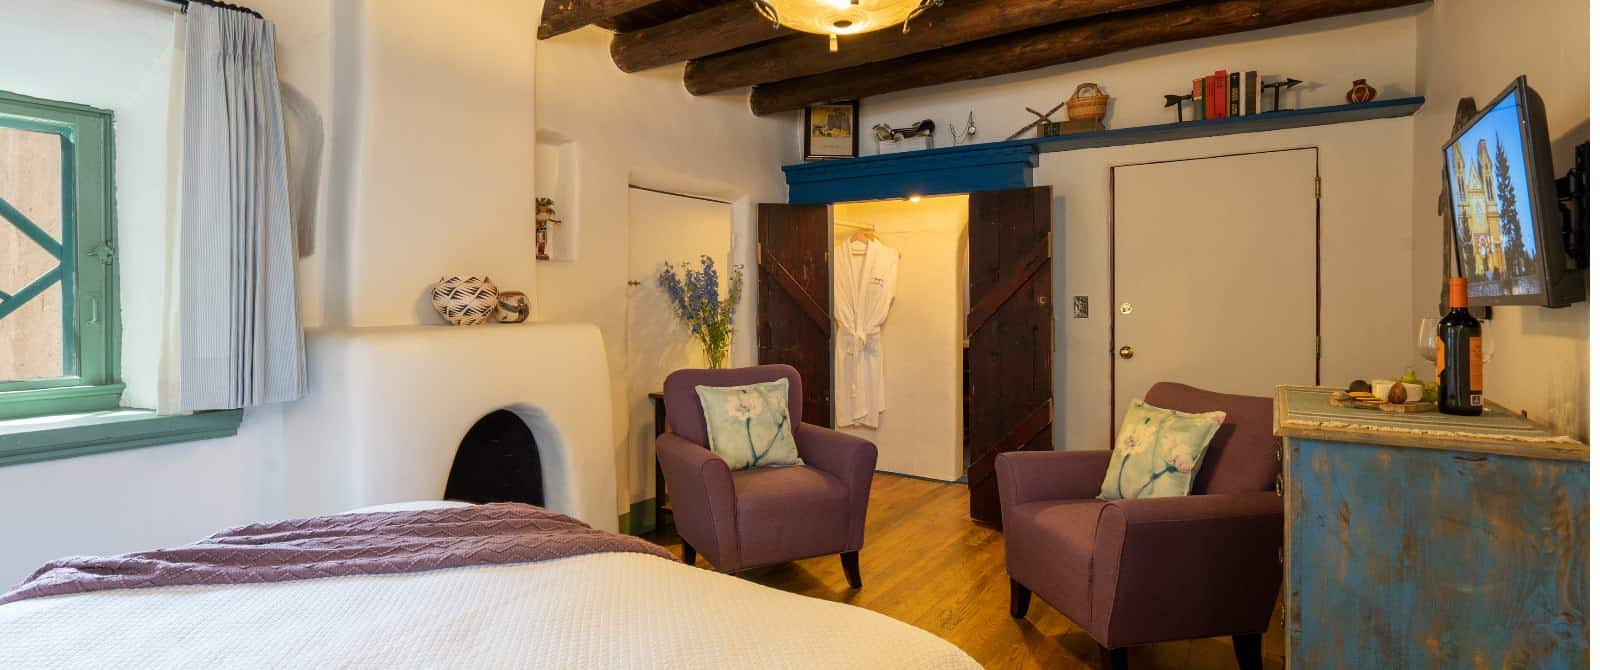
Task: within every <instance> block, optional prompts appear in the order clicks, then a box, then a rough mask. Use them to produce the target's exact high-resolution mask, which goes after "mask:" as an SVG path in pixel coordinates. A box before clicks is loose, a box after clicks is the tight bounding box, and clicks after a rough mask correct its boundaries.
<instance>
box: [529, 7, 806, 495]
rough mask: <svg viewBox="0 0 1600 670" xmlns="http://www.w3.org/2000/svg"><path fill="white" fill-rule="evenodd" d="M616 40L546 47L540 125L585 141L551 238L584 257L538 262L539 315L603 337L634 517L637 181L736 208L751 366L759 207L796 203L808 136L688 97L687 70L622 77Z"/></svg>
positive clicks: (739, 99) (712, 100)
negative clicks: (631, 357)
mask: <svg viewBox="0 0 1600 670" xmlns="http://www.w3.org/2000/svg"><path fill="white" fill-rule="evenodd" d="M529 25H534V24H529ZM609 44H610V33H608V32H606V31H603V30H600V29H597V28H586V29H584V30H580V31H577V32H573V33H569V34H567V35H563V36H561V37H557V38H555V39H551V40H546V41H543V42H540V43H539V60H538V68H537V69H538V109H537V115H538V127H539V129H540V130H541V131H544V132H550V133H555V134H558V135H559V136H560V137H562V138H564V139H567V140H571V141H572V142H574V143H575V144H576V154H577V160H576V163H577V167H576V173H577V182H578V183H577V192H578V202H577V203H576V207H575V209H573V211H574V212H575V214H574V215H573V216H571V217H565V216H564V218H565V219H566V220H565V222H564V223H563V224H562V225H561V226H560V227H557V228H556V229H555V231H554V233H553V234H554V235H555V236H558V237H559V236H564V235H576V236H577V245H576V247H577V248H576V252H575V258H574V260H570V261H549V262H541V263H540V264H539V286H538V294H537V295H538V304H539V317H540V318H541V319H553V320H562V321H584V322H589V323H594V324H597V325H598V326H599V327H600V332H601V334H602V335H603V336H604V338H605V341H606V357H607V360H608V361H609V364H610V369H611V379H612V385H611V386H612V393H613V400H612V403H611V405H612V407H613V408H615V416H614V418H613V421H614V425H615V427H616V429H615V431H614V434H615V440H616V445H615V449H616V453H617V463H618V466H619V472H621V473H626V474H624V475H621V476H623V477H624V480H623V485H622V487H621V489H622V490H621V491H619V492H618V501H617V502H618V504H619V506H621V508H622V509H626V506H627V504H628V503H630V502H633V501H638V500H644V499H646V498H649V497H652V496H653V492H652V489H653V488H654V479H653V476H652V475H651V473H650V472H629V470H630V468H629V467H628V465H627V464H629V463H633V462H639V461H642V460H643V457H641V456H640V455H638V454H634V453H631V451H630V448H629V447H628V446H627V435H628V430H627V429H628V424H627V420H628V419H627V413H626V408H627V407H628V405H629V400H630V399H629V398H626V397H625V394H626V393H627V390H628V384H627V380H628V371H627V368H626V361H627V341H626V339H625V337H626V333H627V281H628V276H627V271H628V254H629V252H630V250H629V248H628V185H629V184H630V183H632V184H635V185H639V186H645V187H649V188H654V189H660V190H666V191H673V192H678V193H686V194H692V195H703V196H710V197H713V198H717V199H720V200H725V201H729V202H732V203H733V254H732V262H733V263H739V264H743V265H744V266H745V278H746V282H747V284H746V286H745V296H746V298H745V300H746V302H745V304H744V305H742V306H741V308H740V310H739V315H738V318H737V325H736V328H737V334H736V335H735V338H734V352H733V358H732V362H731V364H732V365H747V364H751V363H753V362H754V361H755V346H754V344H755V341H754V340H753V339H752V334H753V333H754V332H755V326H754V324H755V299H756V295H757V293H756V290H755V279H756V270H755V263H754V257H755V234H754V232H755V216H756V205H757V204H758V203H761V202H784V201H786V200H787V194H788V191H787V187H786V185H785V182H784V179H783V173H782V172H781V170H780V169H779V167H780V166H781V165H783V164H784V163H788V162H794V161H795V160H797V159H798V157H799V148H798V143H799V138H798V136H797V134H796V128H797V125H796V124H795V118H794V115H788V114H785V115H778V116H775V117H772V118H756V117H754V116H752V115H751V114H750V111H749V106H748V104H747V100H746V96H745V95H744V94H743V93H739V94H727V95H716V96H708V97H703V98H695V97H692V96H690V95H689V94H688V93H687V92H685V91H684V89H683V80H682V68H681V67H673V68H658V69H656V70H651V71H649V72H643V73H638V74H632V75H625V74H623V73H622V72H620V71H618V70H617V68H616V66H615V65H614V64H612V62H611V57H610V51H609ZM561 206H562V205H561V203H557V207H558V209H559V208H560V207H561ZM560 244H561V243H560V242H559V241H558V243H557V246H558V248H559V247H560Z"/></svg>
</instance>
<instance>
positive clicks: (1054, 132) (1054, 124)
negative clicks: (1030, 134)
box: [1038, 119, 1106, 137]
mask: <svg viewBox="0 0 1600 670" xmlns="http://www.w3.org/2000/svg"><path fill="white" fill-rule="evenodd" d="M1105 129H1106V127H1105V126H1104V125H1102V124H1101V123H1100V119H1078V120H1076V121H1050V122H1048V123H1041V124H1039V130H1038V136H1039V137H1056V136H1059V135H1074V134H1077V133H1088V132H1094V131H1096V130H1105Z"/></svg>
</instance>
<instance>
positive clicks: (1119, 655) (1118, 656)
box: [1100, 647, 1128, 670]
mask: <svg viewBox="0 0 1600 670" xmlns="http://www.w3.org/2000/svg"><path fill="white" fill-rule="evenodd" d="M1100 657H1101V660H1102V662H1101V664H1100V667H1102V668H1105V670H1128V648H1127V647H1121V648H1118V649H1106V648H1105V647H1101V648H1100Z"/></svg>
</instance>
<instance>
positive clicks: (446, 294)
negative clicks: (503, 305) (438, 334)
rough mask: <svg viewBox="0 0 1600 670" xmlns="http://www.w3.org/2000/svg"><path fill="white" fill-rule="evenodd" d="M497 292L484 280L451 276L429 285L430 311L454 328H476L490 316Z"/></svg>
mask: <svg viewBox="0 0 1600 670" xmlns="http://www.w3.org/2000/svg"><path fill="white" fill-rule="evenodd" d="M499 293H500V291H499V289H497V288H495V285H494V282H493V281H490V280H489V278H488V277H481V276H478V275H451V276H449V277H440V278H439V283H437V284H434V285H433V308H434V309H436V310H438V311H439V316H442V317H444V320H445V321H447V322H449V323H450V324H451V325H455V326H476V325H478V324H480V323H483V322H485V321H488V320H489V317H491V316H494V311H495V308H496V307H498V306H499V305H500V302H499V300H497V299H496V298H497V297H498V296H499Z"/></svg>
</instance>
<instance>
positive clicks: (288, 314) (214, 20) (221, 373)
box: [162, 2, 306, 411]
mask: <svg viewBox="0 0 1600 670" xmlns="http://www.w3.org/2000/svg"><path fill="white" fill-rule="evenodd" d="M273 41H274V29H273V26H272V24H271V23H270V22H268V21H265V20H262V19H260V18H256V17H254V16H252V15H250V14H247V13H244V12H240V11H236V10H231V9H224V8H219V7H213V6H209V5H204V4H201V3H198V2H196V3H191V4H190V5H189V10H188V25H187V27H186V37H185V40H184V56H183V57H184V73H183V77H184V93H183V120H182V143H183V152H182V157H183V158H182V167H181V174H182V176H181V182H180V184H181V185H180V192H179V203H180V205H179V207H180V214H179V217H178V231H177V256H178V257H177V264H176V267H175V268H174V269H175V276H174V277H172V281H171V284H170V289H171V291H172V296H171V297H172V300H171V302H172V303H174V304H175V305H176V309H175V314H174V317H175V318H174V320H173V321H172V322H171V323H172V325H173V331H172V332H171V333H170V334H171V335H173V337H171V338H169V345H171V346H169V347H168V348H167V351H168V355H169V356H170V357H172V358H173V359H174V360H171V361H168V362H169V363H170V365H168V366H166V368H167V370H168V371H169V373H170V374H171V375H172V376H173V377H175V378H174V379H172V380H171V381H172V382H174V383H172V384H167V385H165V386H166V388H167V390H168V391H169V392H168V393H167V394H164V395H165V396H166V397H165V398H164V399H163V403H162V404H163V405H164V407H162V409H163V411H170V410H177V411H195V410H206V409H232V408H241V407H253V406H257V405H264V404H268V403H276V402H285V401H289V400H294V399H297V398H299V397H301V396H303V395H304V394H305V388H306V374H305V347H304V340H303V335H302V331H301V327H300V314H299V307H298V301H297V299H296V296H295V276H294V271H295V258H296V254H295V241H296V240H295V237H296V236H295V231H294V229H293V226H292V224H291V221H290V213H291V206H290V200H289V177H288V165H287V163H288V161H287V152H286V149H285V145H284V118H283V107H282V103H281V100H280V98H281V96H280V91H279V88H278V64H277V56H276V53H275V51H274V45H273ZM174 405H175V406H174Z"/></svg>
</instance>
